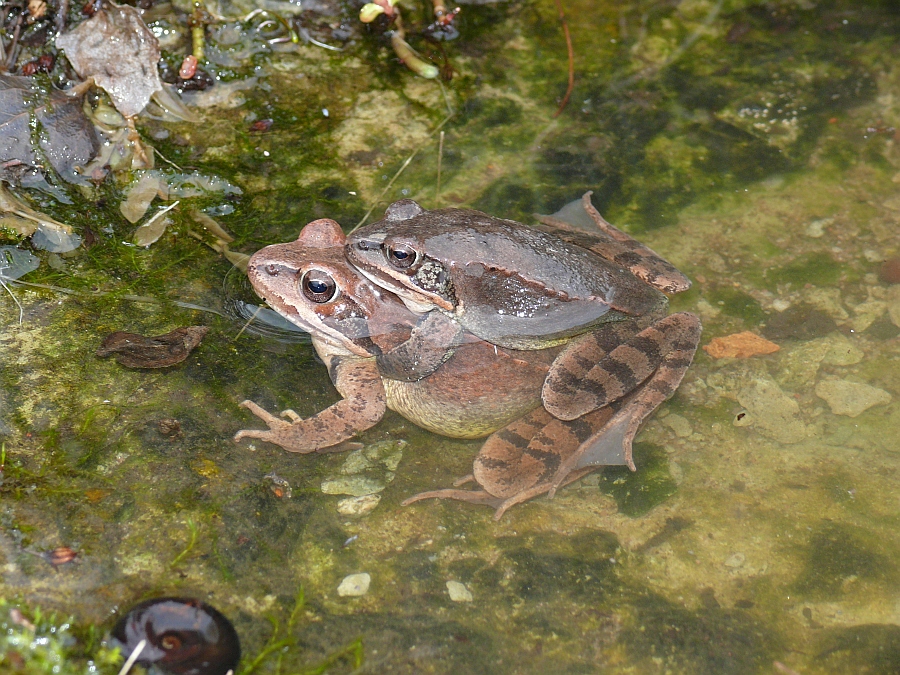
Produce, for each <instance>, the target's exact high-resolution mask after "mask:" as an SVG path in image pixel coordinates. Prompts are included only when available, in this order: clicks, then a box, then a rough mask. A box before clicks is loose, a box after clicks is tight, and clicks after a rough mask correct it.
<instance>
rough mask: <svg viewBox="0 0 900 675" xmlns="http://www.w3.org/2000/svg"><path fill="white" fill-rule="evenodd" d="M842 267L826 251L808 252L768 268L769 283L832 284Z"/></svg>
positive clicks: (836, 279) (798, 284)
mask: <svg viewBox="0 0 900 675" xmlns="http://www.w3.org/2000/svg"><path fill="white" fill-rule="evenodd" d="M843 271H844V267H843V266H842V265H841V264H840V263H838V262H837V261H835V259H834V258H832V257H831V255H829V254H828V253H808V254H806V255H803V256H800V257H799V258H797V259H796V260H794V261H793V262H790V263H788V264H787V265H784V266H782V267H776V268H774V269H770V270H768V272H767V274H766V275H765V276H766V279H767V280H768V282H769V283H770V284H792V285H793V286H795V287H796V286H802V285H803V284H813V285H816V286H833V285H834V284H835V283H837V281H838V279H840V278H841V273H842V272H843Z"/></svg>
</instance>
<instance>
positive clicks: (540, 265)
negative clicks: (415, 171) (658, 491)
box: [346, 193, 701, 485]
mask: <svg viewBox="0 0 900 675" xmlns="http://www.w3.org/2000/svg"><path fill="white" fill-rule="evenodd" d="M590 194H591V193H587V194H585V195H584V196H583V198H582V208H583V209H584V212H585V213H586V214H587V215H588V216H589V218H590V220H591V222H592V223H593V224H594V225H595V226H596V227H595V229H594V230H592V231H590V232H587V231H580V230H576V229H572V228H569V227H568V226H567V225H566V223H564V222H561V221H559V220H557V219H553V218H547V219H544V220H545V224H546V225H548V226H550V227H551V228H553V231H552V233H550V232H544V231H541V230H536V229H534V228H530V227H527V226H525V225H522V224H520V223H516V222H514V221H509V220H502V219H499V218H494V217H492V216H489V215H487V214H485V213H481V212H480V211H473V210H470V209H456V208H447V209H438V210H435V211H425V210H423V209H422V207H420V206H419V205H418V204H417V203H416V202H414V201H412V200H401V201H399V202H395V203H394V204H392V205H391V206H390V207H388V209H387V211H386V213H385V217H384V219H382V220H381V221H378V222H375V223H372V224H371V225H367V226H365V227H363V228H361V229H360V230H358V231H356V232H354V233H351V234H350V235H349V236H348V238H347V246H346V252H347V259H348V260H349V261H350V263H351V264H353V265H354V266H355V267H357V268H358V269H359V270H360V271H361V272H362V273H363V274H365V275H366V276H367V277H368V278H369V279H371V280H372V281H373V282H374V283H376V284H378V285H380V286H382V287H383V288H385V289H387V290H390V291H392V292H395V293H397V294H398V295H399V296H400V297H401V298H402V299H403V301H404V302H405V303H406V305H407V306H408V307H409V308H410V309H411V310H413V311H416V312H419V313H420V314H422V313H424V316H423V318H422V319H421V322H420V324H419V325H417V326H416V328H414V329H413V331H412V333H411V337H410V340H411V341H412V342H415V341H417V340H423V339H424V337H423V331H420V327H421V326H423V325H426V324H427V325H429V326H434V325H438V324H440V321H441V320H440V317H443V319H444V321H446V322H451V323H456V324H458V328H457V330H458V331H459V332H460V333H462V332H463V331H468V332H469V333H471V334H474V335H476V336H478V337H480V338H482V339H485V340H487V341H488V342H492V343H494V344H500V345H503V346H509V345H515V346H516V347H518V348H521V349H526V350H527V349H542V348H546V347H547V346H548V345H555V344H559V343H560V342H563V343H565V344H566V347H565V349H564V350H563V352H562V353H561V354H560V356H559V357H557V358H556V359H555V360H554V363H553V364H552V366H551V368H550V371H549V373H548V375H547V378H546V379H545V382H544V386H543V390H542V397H541V398H542V402H543V405H544V408H545V409H546V410H547V411H548V412H549V413H551V414H552V415H553V416H555V417H557V418H559V419H562V420H575V419H577V418H579V417H581V416H583V415H585V414H587V413H589V412H590V411H592V410H597V409H601V408H604V407H605V406H607V405H609V404H610V403H612V402H614V401H617V400H620V399H622V398H623V397H625V396H627V395H628V394H630V393H631V392H635V391H638V390H639V391H640V393H639V395H638V396H636V397H634V398H633V399H632V400H631V401H630V403H629V405H628V406H627V407H626V408H624V409H623V410H621V411H620V412H619V413H618V414H617V418H616V419H615V420H614V422H615V423H616V424H617V425H621V427H622V432H621V435H622V438H623V442H624V443H625V445H626V451H625V463H626V464H627V465H628V466H629V467H631V468H632V469H634V463H633V461H632V458H631V440H632V439H633V438H634V436H635V435H636V433H637V430H638V427H639V426H640V424H641V422H642V421H643V420H644V419H645V418H646V417H647V415H649V413H650V412H652V411H653V410H654V409H655V408H656V407H657V406H659V404H660V403H662V402H663V401H664V400H665V399H667V398H669V397H670V396H671V395H672V394H673V393H674V391H675V389H676V388H677V386H678V384H679V383H680V382H681V378H682V377H683V376H684V373H685V371H686V370H687V367H688V366H689V365H690V363H691V360H692V359H693V355H694V352H695V351H696V349H697V346H698V344H699V341H700V332H701V327H700V321H699V319H698V318H697V317H696V316H695V315H693V314H690V313H687V312H680V313H677V314H671V315H666V311H667V309H668V299H667V298H666V296H665V295H663V292H662V291H666V292H670V293H674V292H680V291H683V290H686V289H687V288H689V287H690V281H689V280H688V279H687V277H685V276H684V275H683V274H682V273H681V272H679V271H678V270H677V269H676V268H675V267H674V266H673V265H672V264H671V263H669V262H668V261H666V260H664V259H663V258H661V257H660V256H659V255H657V254H656V253H654V252H653V251H652V250H650V249H649V248H647V247H646V246H644V245H643V244H641V243H640V242H637V241H636V240H634V239H633V238H631V237H630V236H629V235H627V234H626V233H624V232H622V231H621V230H618V229H617V228H615V227H614V226H612V225H611V224H609V223H608V222H606V220H604V219H603V218H602V216H600V214H599V213H598V212H597V210H596V209H595V208H594V207H593V205H592V204H591V201H590ZM436 317H437V318H436ZM510 317H512V318H510ZM513 330H521V331H522V333H521V334H520V335H515V334H513ZM443 334H444V335H449V334H452V330H446V331H443ZM523 336H524V337H523ZM404 348H406V349H409V351H410V352H412V353H414V352H415V351H416V349H415V348H412V347H410V346H409V345H405V346H404ZM571 462H572V464H567V465H563V466H561V467H560V470H559V475H558V477H557V480H556V485H559V484H561V483H560V481H562V480H563V479H564V477H565V476H566V475H567V474H568V473H569V472H570V471H571V470H573V468H577V467H580V466H587V465H589V464H592V463H602V462H603V457H602V456H601V455H597V454H595V453H592V452H591V451H590V449H589V448H586V449H585V450H584V452H581V453H579V455H578V457H577V458H572V459H571Z"/></svg>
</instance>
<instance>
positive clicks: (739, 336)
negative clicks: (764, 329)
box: [703, 331, 781, 359]
mask: <svg viewBox="0 0 900 675" xmlns="http://www.w3.org/2000/svg"><path fill="white" fill-rule="evenodd" d="M779 349H781V347H779V346H778V345H776V344H775V343H774V342H769V341H768V340H766V339H765V338H763V337H760V336H759V335H757V334H756V333H751V332H750V331H744V332H742V333H734V334H732V335H726V336H725V337H717V338H713V339H712V340H711V341H710V343H709V344H708V345H703V350H704V351H705V352H706V353H707V354H709V355H710V356H712V357H713V358H714V359H721V358H725V357H731V358H736V359H748V358H750V357H751V356H760V355H763V354H773V353H774V352H777V351H778V350H779Z"/></svg>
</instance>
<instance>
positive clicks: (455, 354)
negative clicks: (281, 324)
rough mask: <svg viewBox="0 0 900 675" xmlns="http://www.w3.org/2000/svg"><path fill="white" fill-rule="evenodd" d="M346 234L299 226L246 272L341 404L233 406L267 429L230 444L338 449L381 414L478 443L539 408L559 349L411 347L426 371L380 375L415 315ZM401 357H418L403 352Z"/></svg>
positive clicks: (331, 225) (329, 224)
mask: <svg viewBox="0 0 900 675" xmlns="http://www.w3.org/2000/svg"><path fill="white" fill-rule="evenodd" d="M344 242H345V237H344V233H343V232H342V231H341V228H340V226H339V225H338V224H337V223H336V222H335V221H333V220H329V219H320V220H316V221H313V222H311V223H309V224H308V225H306V226H305V227H304V228H303V230H302V231H301V233H300V235H299V237H298V238H297V240H296V241H293V242H289V243H285V244H274V245H272V246H267V247H265V248H263V249H261V250H260V251H257V252H256V253H255V254H254V255H253V256H252V257H251V259H250V261H249V264H248V268H247V274H248V277H249V279H250V283H251V284H252V286H253V288H254V290H255V291H256V292H257V293H258V294H259V295H260V296H261V297H263V298H264V299H265V300H266V302H267V303H268V304H269V305H270V306H271V307H272V308H273V309H275V310H276V311H277V312H278V313H279V314H281V315H282V316H284V317H285V318H287V319H288V320H289V321H291V322H292V323H294V324H295V325H297V326H299V327H300V328H302V329H304V330H307V331H309V332H310V334H311V335H312V343H313V347H314V348H315V350H316V352H317V353H318V355H319V356H320V357H321V359H322V360H323V361H324V362H325V365H326V366H327V368H328V372H329V375H330V377H331V379H332V381H333V382H334V385H335V387H336V388H337V390H338V392H339V393H340V394H341V396H342V397H343V398H342V400H341V401H339V402H337V403H335V404H334V405H332V406H330V407H329V408H327V409H326V410H323V411H321V412H319V413H317V414H316V415H314V416H312V417H310V418H307V419H300V418H299V416H297V415H296V413H294V412H293V411H291V410H287V411H285V412H284V413H282V414H283V416H286V417H288V418H289V420H290V421H286V420H284V419H280V418H278V417H275V416H273V415H271V414H269V413H268V412H266V411H265V410H263V409H262V408H260V407H259V406H258V405H256V404H255V403H253V402H252V401H244V402H243V403H242V404H241V405H243V406H244V407H245V408H248V409H249V410H250V411H251V412H253V413H254V414H255V415H256V416H257V417H259V418H261V419H262V420H263V421H265V422H266V423H267V424H268V425H269V427H270V428H269V429H268V430H253V429H247V430H243V431H240V432H238V433H237V435H236V436H235V440H240V439H241V438H258V439H261V440H265V441H269V442H272V443H275V444H277V445H280V446H282V447H283V448H285V449H286V450H289V451H291V452H304V453H305V452H312V451H316V450H320V451H321V450H325V449H328V448H330V447H333V446H336V445H339V444H340V443H342V442H343V441H346V440H348V439H350V438H352V437H353V436H355V435H356V434H357V433H359V432H361V431H364V430H365V429H368V428H370V427H371V426H373V425H374V424H376V423H377V422H378V421H379V420H380V419H381V417H382V416H383V415H384V412H385V408H391V409H392V410H395V411H397V412H399V413H400V414H401V415H403V416H404V417H406V418H407V419H409V420H411V421H412V422H415V423H416V424H418V425H419V426H422V427H424V428H425V429H428V430H430V431H434V432H435V433H439V434H442V435H445V436H452V437H457V438H481V437H484V436H487V435H488V434H490V433H492V432H493V431H496V430H497V429H500V428H501V427H503V426H505V425H506V424H507V423H509V422H511V421H512V420H514V419H517V418H519V417H521V416H522V415H524V414H525V413H527V412H529V411H530V410H532V409H534V408H535V407H536V406H538V405H539V404H540V391H541V386H542V384H543V381H544V378H545V376H546V373H547V370H548V368H549V365H550V363H551V362H552V360H553V358H554V357H555V356H556V354H557V353H558V351H559V350H558V349H551V350H544V351H529V352H516V351H514V350H506V349H498V348H496V347H495V346H494V345H489V344H487V343H486V342H483V341H482V340H478V339H476V338H470V339H467V340H464V341H462V342H461V343H460V344H459V345H457V346H456V347H454V348H453V349H451V350H443V351H441V352H440V353H435V351H434V350H433V349H430V347H429V345H428V344H420V345H418V346H419V347H420V348H421V350H422V351H421V352H420V354H419V356H420V357H421V360H422V361H423V362H429V363H431V362H433V363H434V364H435V365H434V366H433V367H430V369H431V370H434V373H433V374H432V375H430V376H428V377H425V378H421V379H419V380H417V381H406V380H395V379H391V378H389V377H385V376H383V374H382V370H390V363H391V361H390V359H391V357H392V352H391V350H392V348H394V347H396V346H397V345H399V344H402V343H403V342H404V341H405V340H408V339H409V336H410V331H411V330H412V328H413V326H414V325H415V323H416V320H417V318H418V317H416V315H414V314H412V313H411V312H410V311H409V310H408V309H407V308H406V307H405V306H404V305H403V303H402V302H401V301H400V300H399V299H398V298H397V297H396V296H394V295H393V294H391V293H388V292H386V291H384V290H383V289H381V288H379V287H378V286H375V285H374V284H372V283H371V282H369V281H368V279H366V278H365V277H363V276H362V275H360V274H359V272H357V271H356V270H355V269H354V268H352V267H351V266H350V265H348V264H347V262H346V260H345V259H344V253H343V246H344ZM397 358H400V363H401V365H400V366H394V368H395V369H396V368H399V367H402V363H404V362H405V359H407V358H408V359H414V358H417V357H416V356H414V355H411V354H402V355H401V356H400V357H397Z"/></svg>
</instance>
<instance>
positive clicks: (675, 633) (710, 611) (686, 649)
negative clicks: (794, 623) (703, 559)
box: [620, 595, 783, 675]
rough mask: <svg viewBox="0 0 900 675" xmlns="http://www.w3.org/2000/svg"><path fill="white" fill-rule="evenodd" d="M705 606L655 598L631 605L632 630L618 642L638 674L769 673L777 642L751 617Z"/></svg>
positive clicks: (779, 648) (776, 654)
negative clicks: (633, 662)
mask: <svg viewBox="0 0 900 675" xmlns="http://www.w3.org/2000/svg"><path fill="white" fill-rule="evenodd" d="M707 604H709V605H711V606H710V607H709V608H704V609H699V610H689V609H685V608H683V607H679V606H677V605H675V604H673V603H670V602H668V601H667V600H664V599H662V598H660V597H658V596H655V595H648V596H644V597H641V598H638V599H637V600H636V601H635V602H634V612H635V620H634V625H632V626H629V627H628V628H626V630H625V631H624V632H623V635H622V637H621V638H620V639H621V641H622V643H624V644H625V645H626V646H627V648H628V651H629V653H630V655H631V658H632V659H634V661H635V662H636V663H638V664H643V670H641V672H656V671H657V670H658V669H660V670H661V672H675V673H691V674H692V675H707V674H708V675H719V674H720V673H763V672H769V670H770V669H771V664H772V661H774V660H776V659H777V658H779V656H780V654H781V653H782V652H783V647H782V641H781V639H780V637H779V636H778V635H777V634H776V633H774V632H773V631H772V629H771V628H769V627H768V626H766V625H765V624H764V623H763V622H762V621H760V620H759V619H758V618H757V617H756V616H755V615H754V614H752V613H750V612H745V611H742V610H727V609H723V608H720V607H718V606H716V605H717V604H718V603H717V602H716V601H715V599H714V598H712V599H711V600H710V601H709V602H708V603H707ZM639 669H640V667H639Z"/></svg>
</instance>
